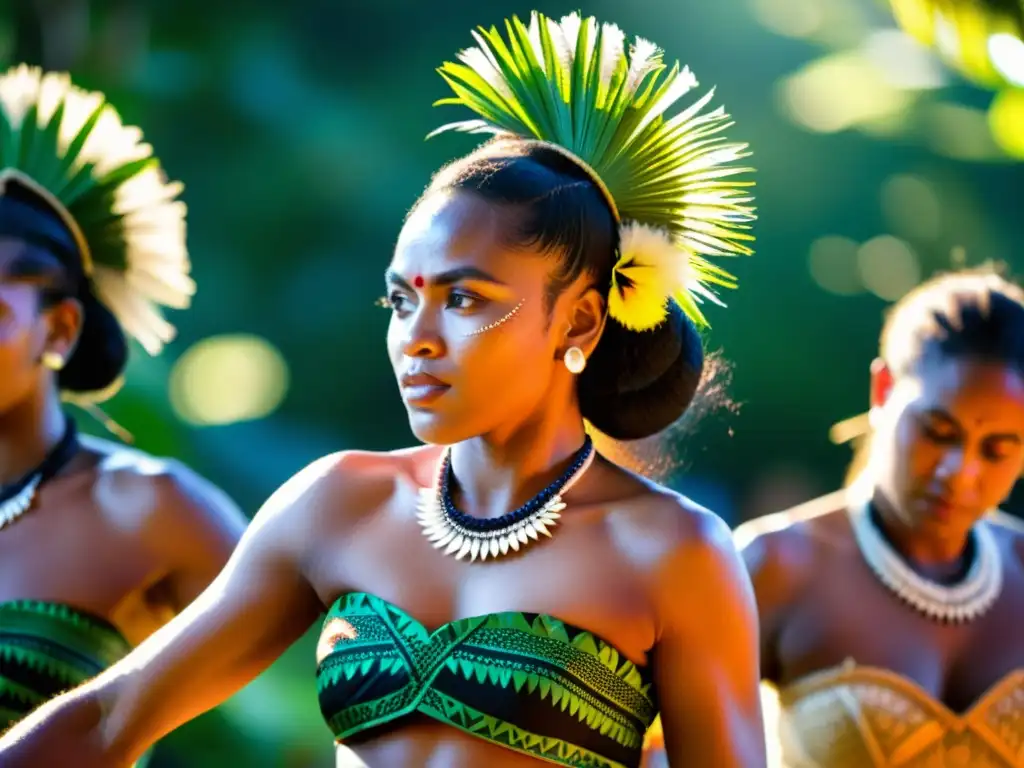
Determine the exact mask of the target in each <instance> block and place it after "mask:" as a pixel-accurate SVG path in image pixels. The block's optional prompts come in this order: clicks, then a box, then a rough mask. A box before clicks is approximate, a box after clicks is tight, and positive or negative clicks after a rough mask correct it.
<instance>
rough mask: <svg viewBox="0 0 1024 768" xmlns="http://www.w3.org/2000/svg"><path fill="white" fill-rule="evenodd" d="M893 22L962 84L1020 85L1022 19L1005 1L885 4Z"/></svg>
mask: <svg viewBox="0 0 1024 768" xmlns="http://www.w3.org/2000/svg"><path fill="white" fill-rule="evenodd" d="M890 5H891V7H892V11H893V16H894V17H895V19H896V22H897V23H898V24H899V25H900V26H901V27H902V28H903V29H904V30H906V31H907V32H908V33H909V34H911V35H912V36H913V37H915V38H916V39H917V40H919V41H920V42H921V43H923V44H925V45H927V46H930V47H932V48H934V49H935V50H936V51H937V52H938V54H939V55H940V56H941V57H942V58H943V60H944V61H945V62H946V63H947V64H949V66H951V67H953V68H954V69H956V70H957V71H959V72H960V73H961V74H963V75H964V76H965V77H967V78H968V79H970V80H972V81H973V82H975V83H977V84H978V85H982V86H985V87H989V88H1000V87H1004V86H1006V85H1018V86H1019V85H1024V41H1022V36H1024V29H1022V24H1021V22H1022V13H1021V10H1020V8H1019V7H1015V4H1014V3H1012V2H1011V3H1007V2H1005V0H890Z"/></svg>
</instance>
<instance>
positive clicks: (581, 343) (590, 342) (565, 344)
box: [558, 288, 607, 358]
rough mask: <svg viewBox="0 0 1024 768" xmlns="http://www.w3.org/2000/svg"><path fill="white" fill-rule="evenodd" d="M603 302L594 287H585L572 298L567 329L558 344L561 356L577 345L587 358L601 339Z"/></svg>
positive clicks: (603, 313) (603, 314) (604, 315)
mask: <svg viewBox="0 0 1024 768" xmlns="http://www.w3.org/2000/svg"><path fill="white" fill-rule="evenodd" d="M606 317H607V313H606V312H605V302H604V299H603V298H602V297H601V294H600V293H598V292H597V290H596V289H594V288H587V289H586V290H585V291H584V292H583V293H582V294H580V295H579V296H578V297H576V298H575V299H574V300H573V303H572V306H571V307H569V311H568V313H567V319H568V326H569V327H568V329H567V330H566V333H565V337H564V339H563V341H562V343H561V344H560V345H559V348H558V354H559V356H562V355H564V354H565V351H566V350H567V349H569V348H570V347H579V348H580V349H581V350H582V351H583V354H584V355H585V356H586V357H587V358H589V357H590V354H591V353H592V352H593V351H594V347H596V346H597V342H598V341H600V339H601V332H602V331H603V330H604V324H605V318H606Z"/></svg>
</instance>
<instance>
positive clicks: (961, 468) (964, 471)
mask: <svg viewBox="0 0 1024 768" xmlns="http://www.w3.org/2000/svg"><path fill="white" fill-rule="evenodd" d="M935 474H936V478H937V479H938V480H939V481H940V482H941V483H942V484H943V486H944V487H945V488H947V489H948V490H949V491H951V492H952V493H953V495H954V496H956V497H959V498H963V496H964V495H969V493H970V492H971V491H973V489H974V488H975V487H976V485H977V483H978V478H979V477H980V475H981V457H980V456H978V455H977V454H976V452H974V451H972V450H971V449H970V448H968V447H958V448H956V449H954V450H951V451H948V452H946V454H945V455H944V456H943V457H942V461H941V462H940V463H939V466H938V468H937V471H936V473H935Z"/></svg>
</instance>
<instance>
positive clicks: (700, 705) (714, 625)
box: [651, 509, 767, 768]
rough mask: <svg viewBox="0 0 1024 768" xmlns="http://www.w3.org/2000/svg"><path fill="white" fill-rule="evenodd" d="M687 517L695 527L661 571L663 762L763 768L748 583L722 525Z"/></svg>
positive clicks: (658, 653) (698, 513) (705, 516)
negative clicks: (665, 758)
mask: <svg viewBox="0 0 1024 768" xmlns="http://www.w3.org/2000/svg"><path fill="white" fill-rule="evenodd" d="M684 514H685V515H686V516H687V517H688V518H689V521H690V522H692V526H688V527H692V529H693V530H691V531H688V532H687V535H685V536H684V537H683V542H682V543H681V544H680V546H679V547H678V549H677V551H676V552H674V553H673V554H672V556H671V557H669V558H668V560H667V561H666V563H665V565H664V567H663V568H662V569H660V570H659V574H658V587H659V589H658V592H659V595H658V600H657V604H658V611H659V615H660V616H661V619H662V620H661V626H660V631H659V637H658V639H657V642H656V644H655V647H654V654H653V662H654V671H655V676H656V677H655V683H656V685H657V688H658V696H659V699H660V701H661V720H662V727H663V729H664V739H665V752H664V755H665V757H667V758H668V763H669V765H673V766H677V765H678V766H683V765H685V766H690V767H691V768H701V767H702V766H706V767H707V768H765V766H766V765H767V757H766V754H765V739H764V722H763V715H762V712H761V699H760V691H759V682H760V674H759V661H758V636H757V635H758V633H757V608H756V606H755V604H754V595H753V590H752V589H751V585H750V579H749V578H748V576H747V574H746V571H745V570H744V568H743V563H742V562H741V560H740V558H739V556H738V555H737V553H736V549H735V547H734V546H733V544H732V541H731V537H730V534H729V529H728V528H727V526H726V525H725V524H724V523H723V522H722V521H721V520H719V519H718V518H717V517H715V516H713V515H712V514H711V513H710V512H706V511H704V510H699V509H697V510H694V509H687V510H685V511H684ZM651 757H652V758H653V757H654V756H653V755H652V756H651Z"/></svg>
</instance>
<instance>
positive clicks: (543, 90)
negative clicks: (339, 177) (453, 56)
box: [430, 12, 755, 331]
mask: <svg viewBox="0 0 1024 768" xmlns="http://www.w3.org/2000/svg"><path fill="white" fill-rule="evenodd" d="M505 32H506V38H505V39H503V38H502V36H501V34H500V33H499V32H498V30H497V28H494V27H492V28H491V29H490V30H486V29H483V28H480V29H479V30H478V31H477V32H474V33H473V37H474V39H475V40H476V42H477V45H476V46H475V47H473V48H469V49H467V50H464V51H462V52H461V53H459V55H458V59H459V61H458V62H446V63H445V64H444V65H443V66H441V68H440V69H439V70H438V72H439V73H440V75H441V76H442V77H443V78H444V80H445V81H446V82H447V83H448V85H449V86H450V87H451V89H452V91H453V93H454V96H453V97H450V98H445V99H441V100H440V101H438V102H437V104H457V105H460V106H464V107H468V108H469V109H471V110H472V111H473V112H475V113H476V114H477V115H479V119H474V120H463V121H460V122H456V123H450V124H448V125H444V126H442V127H440V128H438V129H437V130H436V131H434V132H433V133H431V134H430V135H431V136H434V135H436V134H438V133H441V132H444V131H450V130H456V131H463V132H468V133H490V134H513V135H515V136H519V137H522V138H525V139H532V140H536V141H539V142H542V143H544V144H547V145H548V146H551V147H552V148H553V149H560V150H561V151H562V152H563V153H564V154H565V153H567V154H568V155H569V156H570V157H571V158H572V159H573V160H575V162H576V163H577V164H579V165H580V166H581V167H582V168H583V169H584V170H586V171H587V172H588V173H589V174H590V176H591V177H592V178H593V180H594V182H595V183H596V184H597V186H598V187H599V188H600V189H601V191H602V192H603V194H604V195H605V197H606V198H607V200H608V203H609V205H610V207H611V209H612V211H613V213H614V214H615V215H616V218H617V219H618V221H619V226H620V243H621V245H620V252H619V256H618V260H617V262H616V264H615V268H614V271H613V277H612V290H611V292H610V294H609V302H608V311H609V314H610V315H611V317H613V318H614V319H615V320H617V321H618V322H619V323H621V324H622V325H624V326H625V327H627V328H629V329H631V330H635V331H642V330H648V329H651V328H654V327H657V326H658V325H659V324H660V323H661V322H663V321H664V319H665V317H666V314H667V312H666V310H667V305H668V302H669V301H670V300H674V301H675V302H677V303H678V304H679V306H680V307H681V308H682V309H683V310H684V311H685V312H686V314H687V315H688V316H689V317H690V318H691V319H692V320H693V321H694V322H695V323H697V324H699V325H707V321H706V320H705V318H704V315H703V314H702V313H701V311H700V309H699V307H698V304H699V303H700V302H701V301H702V300H703V299H709V300H711V301H714V302H715V303H718V304H721V303H722V302H721V301H720V300H719V299H718V297H717V296H716V295H715V293H714V290H713V286H722V287H728V288H733V287H735V285H736V282H735V279H734V278H733V276H732V275H731V274H729V273H728V272H726V271H725V270H724V269H722V268H721V267H719V266H717V265H715V264H712V263H711V262H710V261H709V260H708V257H712V256H734V255H740V254H744V255H749V254H751V253H752V250H751V249H750V247H749V246H748V245H747V243H749V242H751V241H752V240H753V239H754V238H753V236H752V235H751V234H750V233H749V230H750V223H751V222H752V221H753V220H754V219H755V215H754V209H753V208H752V207H751V206H750V205H749V203H751V202H752V201H753V197H752V196H751V195H750V190H749V187H751V186H753V183H754V182H753V181H745V180H738V179H737V178H736V177H737V176H740V175H741V174H744V173H748V172H750V171H752V170H753V169H751V168H747V167H742V166H738V165H735V164H734V163H735V161H737V160H740V159H742V158H744V157H747V156H748V155H749V154H750V153H749V152H748V151H747V145H746V144H734V143H730V142H728V141H727V140H726V139H725V138H724V137H723V136H722V131H724V130H725V129H726V128H728V127H729V126H731V125H732V122H731V121H730V118H729V116H728V115H727V114H726V113H725V111H724V110H723V109H722V108H721V107H719V108H718V109H715V110H713V111H708V112H705V111H703V110H704V108H705V107H706V106H707V104H708V103H709V102H710V101H711V98H712V96H713V95H714V91H713V90H712V91H710V92H708V93H707V94H705V95H704V96H702V97H701V98H700V99H698V100H697V101H695V102H694V103H692V104H691V105H689V106H688V107H687V108H686V109H684V110H682V111H680V112H678V113H677V114H675V115H674V116H672V117H669V116H668V112H669V109H670V108H671V107H673V106H674V105H675V104H676V102H678V101H679V99H680V98H682V97H683V96H684V95H685V94H686V93H687V92H688V91H690V90H691V89H692V88H694V87H696V85H697V80H696V78H695V77H694V76H693V74H692V73H691V72H690V70H689V68H685V67H684V68H682V69H680V66H679V64H678V63H676V64H674V65H673V66H672V68H671V69H669V68H668V67H667V66H666V64H665V63H664V61H663V59H662V56H663V52H662V51H661V49H659V48H658V47H657V46H656V45H654V44H653V43H651V42H649V41H647V40H644V39H641V38H637V39H636V40H635V42H634V44H633V45H632V46H629V47H627V44H626V38H625V35H624V34H623V33H622V31H621V30H620V29H619V28H618V27H616V26H615V25H613V24H599V23H598V22H597V20H596V19H594V18H585V19H581V18H580V17H579V15H577V14H572V15H570V16H566V17H564V18H563V19H562V20H561V21H560V22H555V21H554V20H552V19H549V18H546V17H545V16H543V15H542V14H540V13H537V12H534V13H533V14H532V15H531V17H530V24H529V26H526V25H524V24H523V23H522V22H521V21H520V20H519V19H518V18H515V17H513V18H512V19H511V20H509V21H506V22H505Z"/></svg>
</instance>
